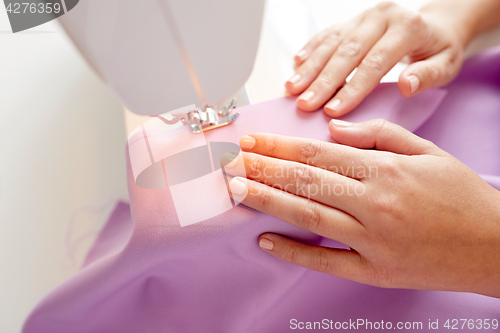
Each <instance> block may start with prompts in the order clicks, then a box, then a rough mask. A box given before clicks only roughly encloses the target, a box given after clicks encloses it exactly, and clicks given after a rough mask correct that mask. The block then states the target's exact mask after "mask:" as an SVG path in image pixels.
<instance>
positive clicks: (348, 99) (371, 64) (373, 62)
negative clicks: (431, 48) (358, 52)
mask: <svg viewBox="0 0 500 333" xmlns="http://www.w3.org/2000/svg"><path fill="white" fill-rule="evenodd" d="M412 37H413V38H412ZM416 38H417V37H416V36H408V35H407V34H404V33H402V32H401V29H400V27H399V26H395V27H394V28H391V29H389V30H388V31H387V33H386V34H385V35H384V36H383V37H382V38H381V39H380V40H379V41H378V42H377V43H376V44H375V45H374V46H373V47H372V49H371V50H370V51H369V52H368V54H367V55H366V56H365V57H364V59H363V60H362V61H361V63H360V64H359V66H358V69H357V71H356V73H355V74H354V76H353V77H352V79H351V80H350V81H349V82H348V83H346V84H345V85H344V87H343V88H341V89H340V90H339V91H338V92H337V93H336V94H335V96H334V98H333V99H332V100H330V101H329V102H328V103H327V104H326V105H325V113H326V114H327V115H329V116H331V117H340V116H342V115H344V114H346V113H348V112H349V111H351V110H352V109H354V108H355V107H356V106H357V105H358V104H359V103H361V101H362V100H363V99H364V98H365V97H366V96H367V95H368V94H369V93H370V92H371V91H372V90H373V89H375V87H376V86H377V85H378V84H379V83H380V80H381V79H382V77H383V76H384V75H385V74H387V72H388V71H389V70H390V69H391V68H392V67H394V65H396V63H397V62H398V61H399V60H400V59H402V58H403V56H404V55H405V54H407V53H408V52H409V51H410V50H411V48H412V46H413V45H414V44H415V43H418V40H416Z"/></svg>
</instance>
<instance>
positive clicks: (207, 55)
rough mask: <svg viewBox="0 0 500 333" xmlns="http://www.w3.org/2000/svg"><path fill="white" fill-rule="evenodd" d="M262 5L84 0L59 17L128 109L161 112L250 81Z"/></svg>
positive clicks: (206, 102)
mask: <svg viewBox="0 0 500 333" xmlns="http://www.w3.org/2000/svg"><path fill="white" fill-rule="evenodd" d="M263 10H264V0H251V1H250V0H248V1H235V0H210V1H200V0H141V1H138V0H106V1H102V0H84V1H80V2H79V4H78V6H76V8H74V9H73V10H72V11H71V12H69V13H68V14H66V15H64V16H63V17H61V18H60V22H61V24H62V25H63V27H64V29H65V30H66V32H67V33H68V34H69V36H70V37H71V39H72V40H73V41H74V43H75V44H76V45H77V47H78V48H79V50H80V51H81V53H82V54H83V55H84V57H85V58H86V59H87V61H88V62H89V63H90V64H91V65H92V67H93V68H94V69H95V70H96V71H97V72H98V73H99V74H100V76H101V77H102V78H103V79H104V80H105V81H106V82H107V83H108V84H109V85H110V86H111V87H112V88H113V89H114V90H115V92H116V93H117V94H118V95H119V97H120V99H121V100H122V102H123V103H124V105H125V106H126V107H127V108H128V109H129V110H131V111H132V112H134V113H136V114H140V115H160V114H163V113H165V112H168V111H171V110H174V109H178V108H180V107H184V106H186V105H191V104H195V105H196V107H198V108H200V109H205V108H207V107H208V106H214V105H217V104H219V103H222V102H223V101H226V100H227V99H228V98H231V97H233V96H234V95H235V94H236V93H237V91H238V90H240V89H241V88H242V87H243V86H244V84H245V82H246V80H247V79H248V77H249V76H250V73H251V71H252V68H253V64H254V60H255V57H256V53H257V47H258V41H259V37H260V30H261V22H262V16H263Z"/></svg>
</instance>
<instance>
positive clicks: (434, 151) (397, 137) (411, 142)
mask: <svg viewBox="0 0 500 333" xmlns="http://www.w3.org/2000/svg"><path fill="white" fill-rule="evenodd" d="M328 129H329V130H330V134H331V136H332V138H333V139H334V140H335V141H337V142H338V143H340V144H344V145H347V146H351V147H355V148H361V149H372V148H375V149H377V150H383V151H389V152H393V153H396V154H403V155H423V154H431V155H444V152H443V151H442V150H441V149H439V148H438V147H437V146H436V145H435V144H433V143H432V142H430V141H428V140H425V139H422V138H421V137H419V136H417V135H415V134H413V133H412V132H410V131H408V130H406V129H404V128H403V127H401V126H399V125H396V124H393V123H391V122H388V121H387V120H384V119H374V120H369V121H365V122H362V123H349V122H345V121H342V120H338V119H332V120H331V121H330V124H329V125H328Z"/></svg>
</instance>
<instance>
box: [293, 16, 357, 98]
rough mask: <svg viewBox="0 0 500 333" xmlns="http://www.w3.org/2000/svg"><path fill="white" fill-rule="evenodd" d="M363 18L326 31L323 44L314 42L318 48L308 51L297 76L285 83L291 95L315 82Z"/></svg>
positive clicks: (320, 37)
mask: <svg viewBox="0 0 500 333" xmlns="http://www.w3.org/2000/svg"><path fill="white" fill-rule="evenodd" d="M363 16H364V15H359V16H358V17H356V18H355V19H354V20H352V21H351V22H349V23H347V24H344V25H342V26H335V27H332V28H330V29H328V30H327V31H325V34H322V35H320V36H319V38H318V40H319V39H321V42H320V43H317V42H316V41H315V42H314V44H317V45H316V47H315V48H314V49H312V48H309V49H308V50H310V54H308V55H307V57H306V59H304V61H303V62H302V63H301V64H300V66H299V67H298V68H297V70H296V72H295V74H294V75H293V76H292V77H291V78H290V79H289V80H288V81H287V82H286V83H285V88H286V90H287V91H288V92H289V93H290V94H292V95H295V94H299V93H301V92H303V91H304V90H305V89H306V88H307V87H308V86H309V84H311V82H313V81H314V79H315V78H316V77H317V76H318V74H319V73H320V72H321V70H322V69H323V67H325V65H326V63H327V62H328V60H329V59H330V58H331V56H332V55H333V53H334V52H335V50H336V49H337V47H338V45H339V44H340V42H341V41H342V39H343V38H344V36H346V35H347V34H349V33H350V32H351V31H352V30H354V29H355V28H356V27H357V26H358V25H359V24H360V22H362V20H363Z"/></svg>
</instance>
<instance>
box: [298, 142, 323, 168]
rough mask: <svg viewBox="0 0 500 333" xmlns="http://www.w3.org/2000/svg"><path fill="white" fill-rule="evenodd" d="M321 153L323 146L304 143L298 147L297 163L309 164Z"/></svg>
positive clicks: (316, 143)
mask: <svg viewBox="0 0 500 333" xmlns="http://www.w3.org/2000/svg"><path fill="white" fill-rule="evenodd" d="M322 152H323V145H322V144H321V142H318V141H312V140H311V141H306V142H304V143H303V144H302V145H301V146H300V150H299V156H298V157H299V161H300V162H302V163H307V164H309V163H310V162H311V161H312V160H314V159H315V158H316V157H318V156H320V155H321V154H322Z"/></svg>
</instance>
